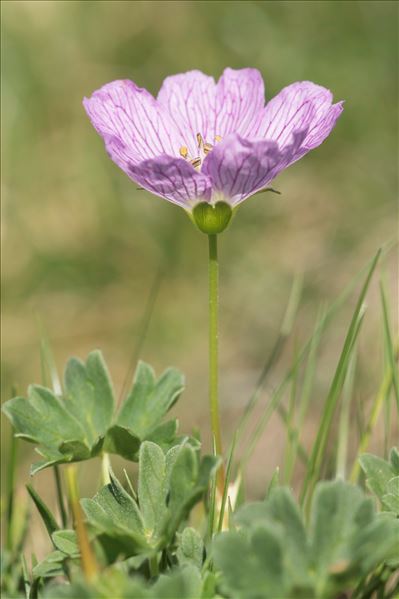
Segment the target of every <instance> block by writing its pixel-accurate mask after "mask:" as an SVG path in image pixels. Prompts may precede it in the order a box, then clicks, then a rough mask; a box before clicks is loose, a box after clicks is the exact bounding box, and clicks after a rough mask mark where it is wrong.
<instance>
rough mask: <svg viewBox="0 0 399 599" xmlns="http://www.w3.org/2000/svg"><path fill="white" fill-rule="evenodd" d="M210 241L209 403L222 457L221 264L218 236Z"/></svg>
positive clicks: (212, 236) (217, 445)
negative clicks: (220, 410)
mask: <svg viewBox="0 0 399 599" xmlns="http://www.w3.org/2000/svg"><path fill="white" fill-rule="evenodd" d="M208 239H209V403H210V409H211V426H212V435H213V439H214V446H215V453H216V454H217V455H220V456H221V455H222V437H221V433H220V420H219V400H218V308H219V263H218V246H217V235H208Z"/></svg>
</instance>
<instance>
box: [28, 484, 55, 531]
mask: <svg viewBox="0 0 399 599" xmlns="http://www.w3.org/2000/svg"><path fill="white" fill-rule="evenodd" d="M26 488H27V491H28V493H29V495H30V496H31V498H32V500H33V502H34V504H35V506H36V507H37V510H38V512H39V514H40V515H41V517H42V520H43V522H44V525H45V527H46V529H47V532H48V534H49V536H50V537H51V535H52V534H53V532H55V531H56V530H58V528H59V526H58V524H57V521H56V519H55V518H54V516H53V514H52V512H51V510H50V508H49V507H48V506H47V505H46V504H45V502H44V501H43V499H42V498H41V497H40V495H39V494H38V493H37V491H35V489H34V488H33V487H32V485H26Z"/></svg>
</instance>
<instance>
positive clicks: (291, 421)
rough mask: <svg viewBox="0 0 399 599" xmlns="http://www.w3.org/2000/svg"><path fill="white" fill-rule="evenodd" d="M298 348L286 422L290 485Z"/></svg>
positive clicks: (286, 473) (286, 466) (286, 469)
mask: <svg viewBox="0 0 399 599" xmlns="http://www.w3.org/2000/svg"><path fill="white" fill-rule="evenodd" d="M297 354H298V352H297V348H295V349H294V365H293V373H292V377H291V390H290V394H289V401H288V410H287V422H286V429H287V431H286V433H287V439H286V447H285V452H284V453H285V457H284V480H285V483H286V484H287V485H288V484H289V483H290V480H291V478H292V474H293V465H294V451H295V449H294V447H295V440H294V434H293V431H294V430H295V404H296V399H297V394H298V378H299V363H298V361H297Z"/></svg>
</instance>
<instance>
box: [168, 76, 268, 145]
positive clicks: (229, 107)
mask: <svg viewBox="0 0 399 599" xmlns="http://www.w3.org/2000/svg"><path fill="white" fill-rule="evenodd" d="M158 102H159V103H160V104H161V105H162V106H163V107H164V108H167V109H168V111H169V114H170V115H171V117H172V119H173V120H174V122H175V124H176V127H177V128H178V129H179V131H180V132H181V133H182V135H183V136H185V145H186V146H187V148H188V150H189V153H190V155H191V156H193V157H194V156H196V155H197V152H198V145H197V138H196V136H197V133H200V134H201V135H202V137H203V139H204V140H205V141H206V142H208V143H211V144H213V142H214V141H215V136H216V135H218V136H220V137H223V136H225V135H228V134H229V133H232V132H237V133H240V134H241V135H243V136H246V135H250V134H251V131H252V130H253V129H254V128H255V127H257V126H259V122H260V119H261V118H262V116H263V109H264V105H265V90H264V85H263V79H262V76H261V74H260V73H259V71H258V70H256V69H240V70H234V69H225V70H224V73H223V75H222V76H221V77H220V79H219V81H218V83H217V85H216V84H215V81H214V79H213V77H208V76H207V75H204V74H203V73H201V71H189V72H188V73H183V74H181V75H173V76H172V77H167V78H166V79H165V81H164V82H163V85H162V87H161V89H160V91H159V94H158ZM187 133H188V135H187Z"/></svg>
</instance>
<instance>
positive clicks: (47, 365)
mask: <svg viewBox="0 0 399 599" xmlns="http://www.w3.org/2000/svg"><path fill="white" fill-rule="evenodd" d="M38 323H39V327H40V332H41V340H40V363H41V371H42V385H44V386H49V380H50V382H51V383H50V384H51V387H52V389H53V391H54V394H55V395H57V396H59V395H62V385H61V380H60V377H59V375H58V371H57V367H56V364H55V359H54V354H53V351H52V349H51V345H50V341H49V338H48V337H47V335H46V332H45V330H44V326H43V323H42V322H41V321H40V319H39V318H38ZM53 473H54V482H55V490H56V497H57V503H58V510H59V513H60V517H61V522H62V526H63V527H64V528H66V526H67V523H68V517H67V513H66V509H65V504H64V496H63V491H62V482H61V473H60V469H59V466H58V465H57V464H55V465H54V466H53Z"/></svg>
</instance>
